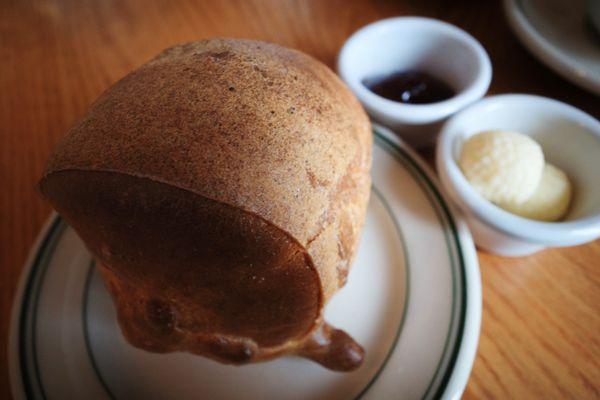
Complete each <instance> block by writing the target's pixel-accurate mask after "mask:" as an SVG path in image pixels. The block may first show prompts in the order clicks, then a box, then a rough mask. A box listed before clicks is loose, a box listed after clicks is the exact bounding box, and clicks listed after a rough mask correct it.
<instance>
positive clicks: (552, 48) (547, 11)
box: [504, 0, 600, 95]
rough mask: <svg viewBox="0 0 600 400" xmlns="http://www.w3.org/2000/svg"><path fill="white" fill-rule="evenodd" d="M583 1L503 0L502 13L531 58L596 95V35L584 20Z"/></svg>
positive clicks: (599, 48)
mask: <svg viewBox="0 0 600 400" xmlns="http://www.w3.org/2000/svg"><path fill="white" fill-rule="evenodd" d="M587 1H588V0H504V10H505V12H506V16H507V18H508V22H509V23H510V25H511V27H512V29H513V31H514V32H515V34H516V35H517V37H518V38H519V40H521V42H523V44H524V45H525V47H527V48H528V49H529V51H531V53H533V55H535V56H536V57H537V58H539V59H540V60H541V61H542V62H543V63H545V64H546V65H547V66H548V67H550V68H552V69H553V70H554V71H555V72H556V73H558V74H560V75H562V76H563V77H564V78H566V79H568V80H570V81H571V82H573V83H575V84H577V85H579V86H581V87H583V88H584V89H587V90H589V91H590V92H592V93H595V94H597V95H600V39H599V37H600V34H599V33H598V32H593V31H592V29H593V28H592V27H591V26H590V23H589V21H587V20H586V18H587V16H586V3H587ZM595 1H598V0H595Z"/></svg>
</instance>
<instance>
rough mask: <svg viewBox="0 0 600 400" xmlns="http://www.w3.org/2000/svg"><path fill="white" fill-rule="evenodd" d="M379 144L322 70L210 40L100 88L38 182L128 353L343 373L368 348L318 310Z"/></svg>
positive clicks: (308, 61) (355, 221) (358, 213)
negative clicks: (94, 270)
mask: <svg viewBox="0 0 600 400" xmlns="http://www.w3.org/2000/svg"><path fill="white" fill-rule="evenodd" d="M371 142H372V138H371V131H370V125H369V121H368V118H367V116H366V114H365V113H364V111H363V109H362V108H361V106H360V105H359V103H358V102H357V100H356V99H355V98H354V97H353V95H352V94H351V93H350V92H349V90H348V89H347V88H346V87H345V86H344V85H343V84H342V83H341V81H340V80H339V79H338V78H337V77H336V76H335V74H333V73H332V72H331V71H330V70H329V69H328V68H327V67H326V66H324V65H323V64H321V63H320V62H318V61H316V60H314V59H313V58H311V57H309V56H307V55H305V54H302V53H300V52H298V51H294V50H289V49H286V48H283V47H280V46H277V45H274V44H268V43H263V42H257V41H249V40H229V39H211V40H204V41H200V42H195V43H189V44H185V45H181V46H175V47H172V48H170V49H167V50H165V51H163V52H162V53H161V54H159V55H158V56H157V57H156V58H154V59H152V60H151V61H149V62H148V63H146V64H144V65H142V66H141V67H140V68H138V69H137V70H135V71H133V72H132V73H130V74H129V75H127V76H126V77H124V78H123V79H121V80H120V81H119V82H117V83H116V84H115V85H114V86H112V87H111V88H110V89H108V90H107V91H106V92H105V93H104V94H102V95H101V96H100V98H99V99H98V100H97V101H96V102H95V103H94V104H93V105H92V106H91V108H90V109H89V111H88V112H87V114H86V115H85V116H84V117H83V118H82V119H81V120H80V121H78V122H77V123H76V124H75V125H74V126H73V127H72V128H71V129H70V131H69V132H68V133H67V135H65V136H64V137H63V138H62V139H61V141H60V142H59V143H58V145H57V146H56V148H55V150H54V152H53V154H52V155H51V157H50V159H49V161H48V163H47V167H46V170H45V172H44V175H43V178H42V179H41V181H40V184H39V188H40V191H41V193H42V194H43V196H44V197H45V198H47V199H48V201H49V202H50V203H51V204H52V206H53V207H54V208H55V209H56V210H57V211H58V212H59V213H60V214H61V215H62V216H63V217H64V218H65V219H66V220H67V221H68V222H69V224H71V225H72V226H73V228H74V229H75V230H76V231H77V232H78V234H79V235H80V236H81V238H82V239H83V241H84V242H85V243H86V245H87V246H88V248H89V250H90V251H91V252H92V253H93V255H94V256H95V258H96V259H97V261H98V264H99V267H100V270H101V272H102V276H103V278H104V281H105V282H106V285H107V287H108V290H109V292H110V293H111V295H112V298H113V300H114V303H115V305H116V309H117V314H118V321H119V325H120V327H121V330H122V332H123V334H124V336H125V337H126V338H127V340H128V341H129V342H130V343H131V344H132V345H134V346H137V347H139V348H142V349H146V350H149V351H153V352H171V351H189V352H192V353H195V354H199V355H203V356H206V357H210V358H212V359H215V360H218V361H221V362H225V363H233V364H243V363H248V362H254V361H260V360H266V359H270V358H273V357H276V356H280V355H284V354H296V355H300V356H303V357H307V358H310V359H313V360H315V361H317V362H319V363H321V364H322V365H324V366H325V367H327V368H330V369H334V370H340V371H347V370H352V369H354V368H356V367H358V366H359V365H360V364H361V362H362V359H363V350H362V348H361V347H360V345H358V344H357V343H356V342H355V341H354V340H353V339H352V338H351V337H350V336H349V335H347V334H346V333H345V332H343V331H341V330H337V329H335V328H332V327H331V326H329V325H327V324H326V323H325V322H324V320H323V307H324V305H325V304H326V303H327V301H328V300H329V299H330V298H331V296H332V295H333V294H334V293H335V292H336V291H337V290H338V289H339V288H340V287H342V286H343V285H344V283H345V281H346V277H347V275H348V270H349V268H350V265H351V262H352V258H353V255H354V253H355V251H356V247H357V244H358V240H359V234H360V230H361V227H362V224H363V221H364V217H365V210H366V206H367V201H368V197H369V190H370V178H369V168H370V163H371V155H370V151H371Z"/></svg>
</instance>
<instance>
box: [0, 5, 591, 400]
mask: <svg viewBox="0 0 600 400" xmlns="http://www.w3.org/2000/svg"><path fill="white" fill-rule="evenodd" d="M397 15H424V16H430V17H434V18H439V19H443V20H446V21H449V22H451V23H454V24H456V25H458V26H460V27H462V28H464V29H466V30H467V31H468V32H470V33H471V34H473V35H474V36H475V37H476V38H477V39H479V40H480V41H481V43H482V44H483V45H484V47H485V48H486V49H487V51H488V52H489V54H490V57H491V59H492V63H493V68H494V78H493V81H492V86H491V90H490V92H491V93H505V92H525V93H536V94H541V95H545V96H549V97H553V98H556V99H559V100H562V101H565V102H568V103H571V104H573V105H575V106H577V107H580V108H582V109H583V110H585V111H587V112H589V113H591V114H593V115H594V116H596V117H598V116H599V114H600V101H599V99H598V98H597V97H594V96H593V95H591V94H589V93H586V92H584V91H583V90H580V89H578V88H576V87H575V86H573V85H571V84H570V83H568V82H566V81H564V80H563V79H562V78H560V77H559V76H557V75H555V74H554V73H552V72H550V71H549V70H548V69H546V68H545V67H544V66H543V65H542V64H540V63H539V62H538V61H536V60H535V59H534V58H533V57H532V56H530V55H529V54H528V53H527V52H526V51H525V49H524V48H523V47H522V46H521V45H520V44H519V43H518V42H517V40H516V39H515V38H514V36H513V35H512V34H511V32H510V31H509V29H508V27H507V24H506V22H505V20H504V18H503V13H502V9H501V5H500V3H499V2H497V1H478V0H473V1H450V0H448V1H424V0H412V1H347V0H346V1H317V0H315V1H281V0H273V1H258V0H257V1H205V2H201V1H192V0H181V1H179V0H177V1H174V0H171V1H166V0H165V1H146V0H137V1H136V0H127V1H123V0H54V1H53V0H45V1H42V0H40V1H30V0H28V1H25V0H23V1H17V0H3V1H1V2H0V235H1V236H0V262H1V264H0V268H1V269H0V273H1V274H2V275H1V277H0V344H1V345H0V398H10V394H9V393H10V392H9V383H8V373H7V369H8V366H7V358H6V343H7V331H8V325H9V317H10V309H11V304H12V299H13V295H14V292H15V287H16V283H17V280H18V278H19V275H20V273H21V270H22V267H23V263H24V261H25V258H26V255H27V252H28V250H29V248H30V246H31V245H32V243H33V240H34V238H35V236H36V234H37V232H38V230H39V229H40V227H41V225H42V223H43V222H44V220H45V219H46V218H47V216H48V214H49V213H50V207H49V206H48V204H46V203H44V202H43V201H42V200H41V199H40V197H39V196H38V195H37V193H36V191H35V189H34V185H35V184H36V182H37V179H38V178H39V177H40V173H41V171H42V168H43V165H44V162H45V160H46V158H47V156H48V154H49V152H50V151H51V149H52V147H53V145H54V144H55V143H56V141H57V139H58V138H59V136H60V135H61V134H63V132H65V130H66V129H67V128H68V127H69V126H70V125H71V124H72V123H73V122H74V121H75V119H76V118H77V117H78V116H80V115H82V113H84V111H85V110H86V108H87V107H88V105H89V104H90V103H91V102H92V101H93V100H94V99H95V98H96V97H97V96H98V95H99V94H100V93H101V92H102V91H103V90H104V89H106V88H107V87H108V86H109V85H110V84H111V83H113V82H114V81H116V80H117V79H119V78H120V77H122V76H123V75H124V74H126V73H127V72H128V71H130V70H131V69H133V68H134V67H136V66H138V65H140V64H141V63H142V62H144V61H145V60H148V59H149V58H150V57H152V56H153V55H154V54H156V53H157V52H158V51H159V50H161V49H163V48H164V47H167V46H170V45H172V44H175V43H180V42H186V41H192V40H196V39H200V38H206V37H211V36H226V37H247V38H257V39H263V40H269V41H273V42H277V43H280V44H283V45H286V46H290V47H294V48H297V49H300V50H303V51H305V52H307V53H309V54H311V55H313V56H315V57H316V58H318V59H320V60H322V61H323V62H325V63H326V64H328V65H329V66H331V67H333V66H334V63H335V59H336V55H337V52H338V51H339V49H340V47H341V45H342V43H343V42H344V40H345V39H346V38H347V37H348V36H349V35H350V34H351V33H352V32H353V31H355V30H356V29H358V28H359V27H361V26H362V25H365V24H367V23H369V22H372V21H375V20H377V19H380V18H385V17H389V16H397ZM599 156H600V155H599ZM599 183H600V182H599ZM479 257H480V263H481V274H482V280H483V325H482V332H481V340H480V345H479V351H478V356H477V359H476V361H475V366H474V368H473V373H472V376H471V379H470V381H469V384H468V387H467V390H466V392H465V395H464V397H465V398H489V399H494V398H497V399H506V398H519V399H529V398H540V399H551V398H573V399H593V398H600V241H596V242H594V243H591V244H587V245H584V246H579V247H574V248H568V249H553V250H547V251H544V252H541V253H539V254H536V255H534V256H530V257H526V258H520V259H506V258H501V257H496V256H492V255H489V254H485V253H482V252H480V253H479ZM399 398H401V395H400V394H399Z"/></svg>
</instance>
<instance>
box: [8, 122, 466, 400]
mask: <svg viewBox="0 0 600 400" xmlns="http://www.w3.org/2000/svg"><path fill="white" fill-rule="evenodd" d="M373 132H374V134H375V143H376V144H377V145H379V146H380V147H381V148H382V149H384V150H386V151H387V152H388V153H390V154H391V155H392V156H393V157H394V159H395V160H397V161H398V162H400V163H401V164H402V165H404V166H405V167H406V168H407V170H408V171H409V172H410V174H411V175H412V177H413V178H414V179H415V181H416V182H417V183H418V185H419V186H420V187H421V189H422V190H423V192H424V193H425V195H426V197H427V199H428V200H429V202H430V204H431V205H432V206H433V209H434V210H435V212H436V216H437V218H438V220H439V222H440V224H441V225H442V226H443V227H444V228H449V229H450V231H451V233H452V238H451V237H450V234H449V232H448V229H444V236H445V239H446V244H447V247H448V255H449V257H450V260H451V265H452V281H453V283H452V290H453V296H452V302H453V305H452V315H451V319H450V326H449V328H448V334H447V337H446V342H445V345H444V351H443V354H442V357H441V359H440V361H439V363H438V367H437V369H436V372H435V374H434V377H433V378H432V380H431V382H430V383H429V386H428V388H427V391H426V393H425V394H424V396H423V398H424V399H427V398H439V397H441V395H442V394H443V392H444V390H445V388H446V385H447V383H448V380H449V379H450V376H451V374H452V371H453V370H454V363H455V362H456V357H457V355H458V351H459V349H460V345H461V343H462V334H463V331H464V325H465V307H466V290H464V288H465V287H466V277H465V265H464V257H463V254H462V251H460V239H459V236H458V231H457V229H456V224H455V222H454V220H453V217H452V214H451V213H450V211H449V207H448V206H447V204H446V203H445V200H444V198H443V197H442V196H441V194H440V193H439V191H438V189H437V187H436V185H435V184H434V183H433V182H432V180H431V179H430V177H429V175H428V174H427V172H425V171H424V170H423V169H422V168H421V166H420V165H419V164H418V163H417V162H416V161H415V160H413V158H412V156H411V155H410V154H408V153H407V152H406V151H405V150H404V149H403V148H402V147H401V146H399V145H398V144H396V143H395V142H394V141H392V140H390V139H389V138H387V137H386V136H385V134H383V133H380V132H378V131H377V129H374V130H373ZM373 193H374V194H375V195H376V196H377V197H378V198H379V199H380V200H382V203H383V205H384V207H385V209H386V211H387V212H388V213H389V214H390V216H391V217H392V220H393V221H394V225H395V228H396V230H397V232H398V235H399V237H400V238H401V241H402V245H403V250H404V256H405V265H406V278H405V279H406V284H407V285H408V281H409V277H410V268H409V265H408V249H407V248H406V245H405V243H404V236H403V235H402V231H401V229H400V225H399V223H398V221H397V220H396V218H395V216H394V214H393V212H392V210H391V208H390V207H389V204H388V203H387V201H386V200H385V198H384V197H383V196H382V195H381V192H380V191H379V190H377V188H375V187H374V186H373ZM66 226H67V224H66V222H64V220H62V219H61V218H60V217H56V220H55V221H54V222H53V223H52V225H51V227H50V228H49V230H48V233H47V235H46V238H45V239H44V241H43V243H42V244H41V246H40V249H39V250H38V253H37V255H36V258H35V260H34V262H33V264H32V266H31V270H30V272H29V277H28V278H27V282H26V288H25V291H24V294H23V300H22V306H21V315H20V318H19V335H18V337H19V360H20V364H21V365H20V368H21V378H22V382H23V387H24V389H25V394H26V397H27V398H28V399H33V398H35V395H34V392H33V390H32V383H31V382H30V377H29V374H28V368H27V364H28V360H27V358H28V357H27V355H28V352H27V346H26V344H25V343H26V340H25V337H26V334H27V332H26V331H27V328H28V326H27V325H28V324H27V321H28V315H29V309H30V307H31V304H33V319H32V320H31V321H32V322H31V325H32V327H30V329H31V349H32V354H31V355H32V358H33V364H34V375H35V382H36V383H37V387H38V390H39V393H40V395H41V398H42V399H46V394H45V392H44V388H43V385H42V381H41V377H40V372H39V367H38V361H37V354H36V353H35V350H36V340H35V338H36V336H35V334H36V329H35V327H36V323H35V322H36V314H37V303H38V299H39V293H40V291H41V286H42V284H41V283H42V281H43V278H44V275H45V273H46V269H47V267H48V264H49V261H50V259H51V258H52V253H53V250H54V248H55V247H56V244H57V243H58V241H59V239H60V237H61V236H62V234H63V233H64V230H65V228H66ZM451 239H453V240H451ZM452 243H453V244H454V247H453V246H452ZM456 259H458V263H459V264H460V266H461V267H462V268H458V267H457V265H456ZM40 266H41V269H40ZM93 268H94V264H93V262H92V263H91V264H90V267H89V270H88V274H87V276H86V282H85V286H86V288H85V291H84V299H83V301H84V302H85V303H84V307H83V315H82V318H84V320H83V322H84V324H83V325H84V335H85V338H84V339H85V345H86V350H87V352H88V356H89V357H90V360H91V363H92V368H93V370H94V371H95V373H96V374H97V375H98V379H99V381H100V383H101V385H102V386H103V388H104V389H105V391H106V392H107V394H108V396H109V397H111V398H113V399H114V398H115V397H114V395H113V394H112V393H111V391H110V390H109V388H108V386H107V384H106V382H105V381H104V379H103V377H102V375H101V374H100V371H99V370H98V366H97V364H96V361H95V359H94V357H93V353H92V351H91V348H90V344H89V338H88V327H87V315H86V309H87V306H86V305H87V296H88V292H89V290H88V289H89V284H90V282H91V276H92V272H93ZM457 271H458V273H459V275H460V282H461V284H462V285H461V286H460V287H461V288H462V289H463V290H461V298H460V299H461V302H460V303H461V304H460V308H459V309H458V310H457V296H456V293H457V290H458V285H459V283H458V282H457V279H456V275H457V274H456V272H457ZM34 287H35V290H34ZM409 290H410V288H409V287H408V286H407V287H406V291H405V293H406V296H407V297H406V298H405V304H404V312H403V316H402V318H401V321H400V324H399V327H398V329H397V333H396V337H395V339H394V342H393V343H392V346H391V347H390V350H389V351H388V354H387V355H386V358H385V359H384V361H383V362H382V365H381V366H380V368H379V369H378V371H377V372H376V373H375V375H374V376H373V378H371V380H370V381H369V383H367V385H366V386H365V388H364V389H363V390H362V391H361V393H360V394H359V395H358V397H357V398H360V397H362V396H363V395H364V394H365V393H366V392H367V391H368V389H369V388H370V387H371V386H372V385H373V384H374V383H375V382H376V380H377V378H378V377H379V375H380V374H381V372H382V371H383V370H384V368H385V365H386V364H387V362H388V361H389V359H390V357H391V355H392V354H393V352H394V350H395V348H396V345H397V343H398V340H399V338H400V332H401V330H402V327H403V324H404V321H405V316H406V309H407V306H408V301H409V300H408V299H409V298H408V293H409ZM32 291H33V292H34V293H33V297H31V294H32V293H31V292H32ZM457 317H458V318H457ZM457 321H460V325H459V326H458V330H457V334H456V339H455V345H454V346H453V348H452V351H450V341H451V340H450V339H451V336H452V332H453V330H454V329H455V326H456V324H457V323H458V322H457ZM444 364H447V367H446V368H445V369H444V371H445V373H444V375H443V376H442V377H441V380H440V382H439V384H438V385H437V391H436V392H435V395H434V396H433V397H430V396H431V394H432V393H433V392H432V391H433V389H434V383H435V382H436V380H438V377H439V376H440V374H441V373H442V366H443V365H444Z"/></svg>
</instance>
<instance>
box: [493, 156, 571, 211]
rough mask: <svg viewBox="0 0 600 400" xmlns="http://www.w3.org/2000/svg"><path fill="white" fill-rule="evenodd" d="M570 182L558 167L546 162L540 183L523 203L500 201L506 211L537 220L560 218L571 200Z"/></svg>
mask: <svg viewBox="0 0 600 400" xmlns="http://www.w3.org/2000/svg"><path fill="white" fill-rule="evenodd" d="M571 192H572V188H571V182H570V181H569V178H568V177H567V174H565V173H564V172H563V171H561V170H560V169H558V168H556V167H555V166H553V165H551V164H548V163H546V165H545V166H544V170H543V172H542V178H541V180H540V183H539V185H538V187H537V189H536V191H535V192H534V193H533V195H532V196H531V197H530V198H529V199H528V200H527V201H525V202H524V203H500V204H499V205H500V207H502V208H504V209H505V210H506V211H510V212H512V213H514V214H517V215H520V216H522V217H525V218H531V219H536V220H539V221H556V220H559V219H561V218H562V217H563V216H564V215H565V213H566V212H567V209H568V208H569V203H570V202H571Z"/></svg>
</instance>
